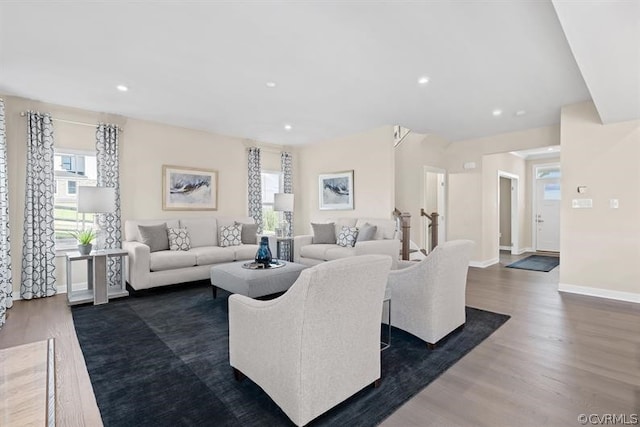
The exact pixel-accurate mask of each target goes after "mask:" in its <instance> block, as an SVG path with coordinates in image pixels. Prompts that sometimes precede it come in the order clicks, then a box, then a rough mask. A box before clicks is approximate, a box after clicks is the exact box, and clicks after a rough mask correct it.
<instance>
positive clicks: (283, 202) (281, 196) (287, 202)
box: [273, 193, 293, 237]
mask: <svg viewBox="0 0 640 427" xmlns="http://www.w3.org/2000/svg"><path fill="white" fill-rule="evenodd" d="M273 196H274V199H273V210H274V211H276V212H293V194H291V193H276V194H274V195H273ZM280 227H281V230H282V233H283V235H282V236H278V237H291V228H290V224H289V223H288V222H286V221H284V220H283V221H282V222H281V223H280Z"/></svg>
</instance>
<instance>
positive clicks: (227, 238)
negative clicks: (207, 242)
mask: <svg viewBox="0 0 640 427" xmlns="http://www.w3.org/2000/svg"><path fill="white" fill-rule="evenodd" d="M218 244H219V245H220V246H221V247H223V248H226V247H228V246H240V245H241V244H242V224H235V225H227V226H222V227H219V228H218Z"/></svg>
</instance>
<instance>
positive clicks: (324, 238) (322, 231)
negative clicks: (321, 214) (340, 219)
mask: <svg viewBox="0 0 640 427" xmlns="http://www.w3.org/2000/svg"><path fill="white" fill-rule="evenodd" d="M311 227H313V243H314V244H317V243H336V226H335V224H334V223H333V222H330V223H329V224H314V223H311Z"/></svg>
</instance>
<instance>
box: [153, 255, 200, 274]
mask: <svg viewBox="0 0 640 427" xmlns="http://www.w3.org/2000/svg"><path fill="white" fill-rule="evenodd" d="M149 263H150V269H151V271H163V270H173V269H174V268H184V267H193V266H194V265H196V255H195V254H194V253H192V252H191V251H159V252H153V253H151V255H149Z"/></svg>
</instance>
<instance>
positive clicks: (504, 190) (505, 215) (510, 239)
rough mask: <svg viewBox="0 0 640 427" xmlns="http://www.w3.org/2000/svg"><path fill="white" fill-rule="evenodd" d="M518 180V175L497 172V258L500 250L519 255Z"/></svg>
mask: <svg viewBox="0 0 640 427" xmlns="http://www.w3.org/2000/svg"><path fill="white" fill-rule="evenodd" d="M519 180H520V177H519V176H518V175H515V174H512V173H509V172H504V171H500V170H499V171H498V215H497V216H498V230H499V231H498V239H499V243H498V257H499V254H500V250H508V251H510V252H511V254H513V255H517V254H519V253H520V227H519V226H518V224H519V221H518V215H519V212H518V182H519Z"/></svg>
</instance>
